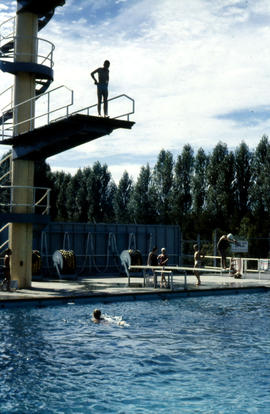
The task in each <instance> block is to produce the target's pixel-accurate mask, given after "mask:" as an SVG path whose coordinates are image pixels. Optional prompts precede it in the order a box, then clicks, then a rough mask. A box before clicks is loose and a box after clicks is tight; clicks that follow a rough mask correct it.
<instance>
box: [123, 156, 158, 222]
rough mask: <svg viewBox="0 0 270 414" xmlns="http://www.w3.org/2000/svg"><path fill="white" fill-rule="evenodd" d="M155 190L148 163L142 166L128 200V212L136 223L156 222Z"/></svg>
mask: <svg viewBox="0 0 270 414" xmlns="http://www.w3.org/2000/svg"><path fill="white" fill-rule="evenodd" d="M156 202H157V200H156V192H155V189H154V187H153V185H152V175H151V170H150V167H149V164H147V165H146V167H142V168H141V171H140V174H139V177H138V179H137V182H136V184H135V187H134V191H133V193H132V197H131V200H130V214H131V217H133V218H134V221H135V222H136V223H140V224H152V223H155V222H156V208H155V206H156Z"/></svg>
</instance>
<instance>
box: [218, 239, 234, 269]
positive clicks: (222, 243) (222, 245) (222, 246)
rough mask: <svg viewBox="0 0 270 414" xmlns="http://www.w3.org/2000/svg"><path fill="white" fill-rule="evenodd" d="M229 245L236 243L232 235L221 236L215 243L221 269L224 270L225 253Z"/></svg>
mask: <svg viewBox="0 0 270 414" xmlns="http://www.w3.org/2000/svg"><path fill="white" fill-rule="evenodd" d="M231 243H236V240H235V239H234V237H233V235H232V233H229V234H227V235H226V234H223V236H221V237H220V239H219V241H218V243H217V248H218V251H219V253H220V256H221V266H222V268H223V269H226V251H227V249H228V248H229V247H230V244H231Z"/></svg>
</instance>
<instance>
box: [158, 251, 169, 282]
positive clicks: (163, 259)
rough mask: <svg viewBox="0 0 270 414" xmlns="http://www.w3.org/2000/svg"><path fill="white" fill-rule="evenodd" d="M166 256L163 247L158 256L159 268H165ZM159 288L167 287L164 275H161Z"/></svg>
mask: <svg viewBox="0 0 270 414" xmlns="http://www.w3.org/2000/svg"><path fill="white" fill-rule="evenodd" d="M168 260H169V258H168V256H167V255H166V249H165V247H162V249H161V254H160V255H159V256H158V264H159V266H163V267H165V265H166V264H167V263H168ZM160 287H165V288H166V287H167V282H166V278H165V275H164V273H161V281H160Z"/></svg>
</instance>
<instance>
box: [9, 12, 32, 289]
mask: <svg viewBox="0 0 270 414" xmlns="http://www.w3.org/2000/svg"><path fill="white" fill-rule="evenodd" d="M37 33H38V16H37V15H36V14H33V13H30V12H22V13H18V14H17V22H16V39H15V62H36V59H37ZM34 96H35V76H34V74H32V73H24V72H19V73H17V74H16V76H15V88H14V105H15V108H16V109H15V114H14V132H15V134H16V135H17V134H20V133H23V132H27V131H29V130H30V128H31V122H33V121H30V120H29V119H30V118H31V117H33V116H34V112H35V111H34V106H35V103H34V100H32V101H31V102H27V103H25V104H23V105H19V106H17V105H18V104H20V103H22V102H24V101H27V100H29V99H31V98H33V97H34ZM25 120H27V121H26V122H23V121H25ZM21 122H23V123H21ZM18 123H20V124H19V125H17V126H16V124H18ZM11 184H12V186H15V187H14V203H15V204H27V205H28V206H15V207H14V208H13V212H15V213H26V214H28V213H33V211H32V208H31V207H29V206H31V205H33V193H32V190H31V189H26V188H19V189H18V188H16V186H28V187H33V185H34V161H28V160H13V161H12V175H11ZM9 231H10V235H9V239H10V248H11V250H12V255H11V278H12V280H17V281H18V287H19V288H29V287H31V281H32V244H33V229H32V224H31V223H11V225H10V227H9Z"/></svg>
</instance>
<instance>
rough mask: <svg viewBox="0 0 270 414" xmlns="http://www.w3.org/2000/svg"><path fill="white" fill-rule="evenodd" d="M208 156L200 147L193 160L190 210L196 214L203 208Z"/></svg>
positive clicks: (200, 213)
mask: <svg viewBox="0 0 270 414" xmlns="http://www.w3.org/2000/svg"><path fill="white" fill-rule="evenodd" d="M208 162H209V157H208V156H207V155H206V154H205V152H204V150H203V149H202V148H199V150H198V152H197V155H196V157H195V160H194V176H193V177H192V181H191V189H192V211H193V213H194V214H195V215H196V216H198V218H199V216H200V215H202V214H203V212H204V209H205V197H206V192H207V177H206V171H207V165H208Z"/></svg>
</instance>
